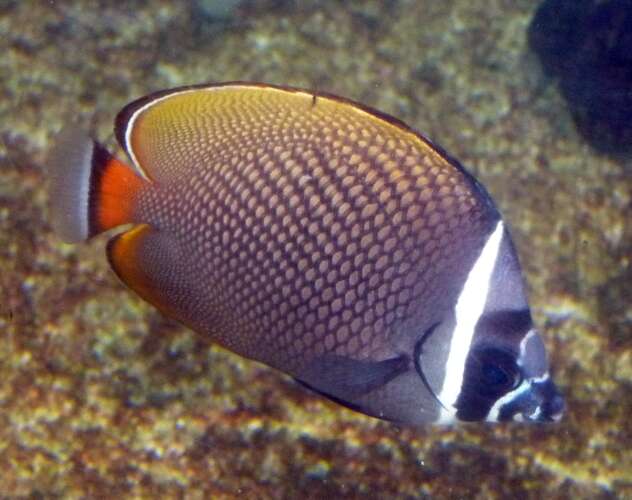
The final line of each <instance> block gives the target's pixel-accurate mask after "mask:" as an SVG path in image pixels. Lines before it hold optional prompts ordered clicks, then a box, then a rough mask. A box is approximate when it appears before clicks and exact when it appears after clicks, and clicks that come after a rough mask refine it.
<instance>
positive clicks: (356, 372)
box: [298, 355, 409, 408]
mask: <svg viewBox="0 0 632 500" xmlns="http://www.w3.org/2000/svg"><path fill="white" fill-rule="evenodd" d="M408 369H409V360H408V358H407V357H406V356H404V355H402V356H398V357H395V358H390V359H386V360H383V361H364V360H357V359H352V358H348V357H344V356H336V355H326V356H322V357H320V358H318V359H316V360H315V361H313V362H312V363H311V364H310V365H309V366H308V367H307V369H306V370H304V371H303V373H301V375H300V377H298V380H299V382H301V383H302V384H303V385H306V386H307V387H309V388H310V389H312V390H315V391H316V392H319V393H321V394H323V395H325V396H327V397H329V398H331V399H333V400H335V401H337V402H338V403H341V404H344V405H346V406H349V407H352V408H356V407H357V405H356V404H355V403H354V402H355V401H357V400H358V399H359V398H361V397H363V396H366V395H367V394H369V393H370V392H372V391H374V390H375V389H378V388H380V387H382V386H384V385H385V384H387V383H389V382H390V381H391V380H393V379H394V378H395V377H397V376H398V375H401V374H402V373H404V372H406V371H408Z"/></svg>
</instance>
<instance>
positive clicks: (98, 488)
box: [0, 0, 632, 498]
mask: <svg viewBox="0 0 632 500" xmlns="http://www.w3.org/2000/svg"><path fill="white" fill-rule="evenodd" d="M232 3H233V4H234V3H235V2H232ZM183 5H184V3H180V2H166V1H165V2H154V1H149V0H146V1H142V0H136V1H127V2H106V1H96V0H95V1H78V0H76V1H63V2H62V1H59V2H55V1H53V2H43V1H42V2H40V1H35V0H33V1H17V0H13V1H12V0H6V1H4V2H1V3H0V51H1V52H0V53H2V57H1V58H0V75H2V78H0V139H1V140H0V471H1V472H0V496H2V497H5V496H6V497H19V496H22V497H33V498H80V497H81V498H97V497H99V498H105V497H113V496H115V495H119V496H123V497H127V496H129V497H146V498H170V497H172V498H175V497H182V496H183V495H186V497H187V498H189V497H190V498H208V497H210V496H213V497H214V498H231V497H237V496H239V497H243V498H359V497H375V498H418V497H422V498H625V497H627V498H632V452H631V451H630V450H631V448H632V424H631V423H630V415H631V414H632V390H631V389H632V306H631V305H630V304H631V302H632V301H631V298H632V270H631V267H630V259H631V256H632V224H630V213H631V212H630V211H631V210H632V160H625V159H623V160H621V159H619V160H617V161H615V160H612V159H609V158H605V157H602V156H598V155H596V154H595V153H594V152H593V151H592V150H591V149H589V148H588V147H587V146H586V145H585V144H583V143H582V141H581V139H580V137H579V136H578V134H577V133H576V132H575V130H574V128H573V125H572V120H571V119H570V117H569V115H568V113H567V111H566V110H565V106H564V103H563V101H562V100H561V98H560V96H559V95H558V93H557V90H556V88H555V85H551V84H549V83H548V82H547V81H546V80H545V79H544V78H543V77H542V73H541V70H540V68H539V67H538V64H537V61H535V59H534V58H533V57H532V56H531V55H529V54H528V53H527V49H526V43H525V32H526V28H527V26H528V23H529V21H530V17H531V15H532V14H533V11H534V9H535V7H536V5H535V3H534V2H531V1H526V0H520V1H512V2H509V1H506V0H489V1H485V2H483V1H479V0H476V1H465V0H456V1H450V2H434V1H429V0H428V1H426V0H424V1H415V0H399V1H398V0H390V1H383V2H378V1H373V2H344V3H343V2H336V1H333V0H331V1H327V2H315V1H313V2H311V1H310V2H291V1H281V2H279V1H262V2H257V1H246V2H242V4H241V5H239V6H237V7H231V8H233V9H234V10H233V11H232V12H233V13H232V14H231V16H232V17H229V18H224V19H219V20H212V19H208V18H204V17H202V16H200V15H199V12H198V11H196V10H195V9H192V8H188V7H183ZM299 5H300V8H299V7H298V6H299ZM231 79H242V80H251V79H252V80H261V81H268V82H272V83H285V84H292V85H299V86H307V87H313V88H318V89H320V90H326V91H329V92H333V93H338V94H342V95H345V96H348V97H351V98H354V99H357V100H360V101H362V102H364V103H366V104H370V105H373V106H375V107H378V108H380V109H382V110H384V111H387V112H390V113H392V114H394V115H396V116H398V117H399V118H402V119H404V120H405V121H407V122H409V123H410V124H411V125H413V126H414V127H416V128H417V129H419V130H422V131H424V132H425V133H426V134H428V135H429V136H431V137H432V138H433V139H435V140H436V141H438V142H439V143H440V144H442V145H443V146H444V147H445V148H446V149H447V150H448V151H450V152H451V153H452V154H453V155H455V156H456V157H458V158H460V159H461V160H462V162H463V163H464V164H465V165H467V166H468V167H469V168H470V169H471V170H473V171H474V172H476V173H477V175H478V176H479V178H480V179H481V180H482V181H483V182H484V183H485V184H486V186H487V187H488V189H489V191H490V192H491V193H492V195H493V196H494V197H495V199H496V200H497V202H498V204H499V206H500V207H501V209H502V211H503V212H504V214H505V217H506V219H507V220H508V222H509V224H510V226H511V227H512V229H513V234H514V239H515V240H516V243H517V246H518V250H519V254H520V256H521V259H522V262H523V267H524V270H525V273H526V275H527V280H528V282H529V286H530V291H531V302H532V306H533V309H534V312H535V316H536V321H537V323H538V324H539V325H540V326H541V328H542V329H543V330H544V331H545V338H546V340H547V343H548V347H549V350H550V352H551V353H552V364H553V366H554V370H555V375H556V379H557V381H558V382H559V384H560V386H561V388H562V390H563V391H564V392H565V394H566V397H567V403H568V413H567V415H566V417H565V420H564V421H563V422H562V423H561V424H559V425H552V426H539V427H529V426H514V425H499V426H487V425H469V426H460V427H455V428H451V429H450V428H432V427H428V428H422V429H411V428H399V427H397V426H394V425H391V424H388V423H385V422H380V421H377V420H374V419H371V418H368V417H364V416H362V415H358V414H355V413H353V412H351V411H348V410H345V409H343V408H340V407H339V406H336V405H334V404H333V403H329V402H327V401H324V400H323V399H321V398H319V397H317V396H314V395H311V394H309V393H307V392H305V391H304V390H303V389H301V388H299V387H297V386H296V385H295V384H294V383H293V382H292V381H290V380H289V379H287V378H286V377H284V376H282V375H280V374H278V373H277V372H274V371H272V370H270V369H267V368H265V367H263V366H261V365H258V364H255V363H250V362H247V361H244V360H242V359H240V358H238V357H236V356H234V355H231V354H229V353H227V352H225V351H222V350H221V349H218V348H214V347H209V346H206V345H205V344H203V343H202V342H201V341H200V340H199V339H198V338H197V337H196V336H195V335H194V334H192V333H190V332H188V331H186V330H184V329H183V328H181V327H179V326H177V325H174V324H172V323H170V322H168V321H166V320H164V319H162V318H161V317H160V316H159V315H158V313H156V312H155V311H154V310H153V309H152V308H150V307H149V306H147V305H145V304H144V303H142V302H141V301H140V299H138V298H137V297H136V296H135V295H133V294H132V293H130V292H128V291H127V290H125V289H124V287H123V286H122V285H121V284H119V283H118V282H117V280H116V279H115V277H114V275H113V273H112V272H111V271H110V270H109V268H108V265H107V263H106V259H105V257H104V252H103V250H104V244H105V241H106V238H98V239H96V240H95V241H93V242H92V243H91V244H88V245H81V246H67V245H64V244H62V243H60V242H59V240H58V239H57V238H55V237H54V236H53V235H52V233H51V230H50V225H49V222H48V220H47V202H48V199H47V192H46V189H45V188H46V162H45V153H46V150H47V148H48V147H49V146H50V144H51V138H52V137H53V136H54V134H55V133H56V132H57V131H58V130H59V129H60V128H61V127H62V126H63V125H64V124H66V123H70V122H77V123H80V124H82V125H84V126H85V127H87V128H89V129H90V130H92V131H93V132H94V133H95V134H96V135H98V136H99V137H100V138H102V139H104V140H106V141H107V142H108V143H109V144H110V145H113V143H112V131H111V127H112V119H113V117H114V115H115V113H116V112H117V111H118V109H119V108H120V107H122V106H123V105H124V104H126V103H127V102H128V101H130V100H131V99H133V98H135V97H138V96H140V95H143V94H145V93H147V92H150V91H153V90H157V89H161V88H165V87H170V86H175V85H181V84H188V83H196V82H203V81H224V80H231Z"/></svg>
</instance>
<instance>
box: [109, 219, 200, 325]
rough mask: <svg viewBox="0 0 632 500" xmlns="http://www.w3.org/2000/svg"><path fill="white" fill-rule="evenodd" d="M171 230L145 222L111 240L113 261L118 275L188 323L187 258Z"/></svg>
mask: <svg viewBox="0 0 632 500" xmlns="http://www.w3.org/2000/svg"><path fill="white" fill-rule="evenodd" d="M182 253H183V252H182V251H181V249H180V247H179V244H178V242H177V241H176V240H175V239H174V238H173V237H172V236H171V235H169V234H166V233H162V232H159V231H157V230H155V229H154V228H152V227H151V226H149V225H146V224H143V225H139V226H135V227H133V228H132V229H130V230H128V231H126V232H124V233H121V234H119V235H117V236H115V237H114V238H112V239H111V240H110V241H109V242H108V247H107V254H108V259H109V261H110V265H111V266H112V269H114V272H115V273H116V274H117V275H118V277H119V278H120V279H121V281H123V283H125V284H126V285H127V286H128V287H129V288H131V289H132V290H134V291H135V292H136V293H137V294H138V295H140V297H141V298H143V299H144V300H146V301H147V302H149V303H150V304H152V305H153V306H154V307H156V308H157V309H158V310H159V311H160V312H162V313H163V314H164V315H166V316H169V317H171V318H174V319H177V320H178V321H181V322H182V323H185V324H187V325H189V324H190V323H191V321H190V318H188V317H187V313H186V306H185V304H186V302H187V301H186V296H187V293H189V292H190V291H189V290H188V289H187V284H186V275H187V272H186V270H185V269H182V266H183V262H184V259H183V258H182Z"/></svg>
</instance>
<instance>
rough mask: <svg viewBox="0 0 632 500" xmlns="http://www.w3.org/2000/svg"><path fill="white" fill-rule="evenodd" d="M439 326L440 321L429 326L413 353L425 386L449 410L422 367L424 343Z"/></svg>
mask: <svg viewBox="0 0 632 500" xmlns="http://www.w3.org/2000/svg"><path fill="white" fill-rule="evenodd" d="M438 326H439V323H435V324H434V325H432V326H431V327H430V328H428V329H427V330H426V331H425V332H424V334H423V335H422V336H421V338H420V339H419V341H418V342H417V343H416V344H415V351H414V353H413V360H414V362H415V369H416V370H417V373H418V375H419V377H420V378H421V381H422V382H423V384H424V386H425V387H426V389H428V392H429V393H430V394H431V395H432V397H433V398H434V399H435V400H436V401H437V403H439V405H440V406H441V408H443V409H444V410H447V408H446V407H445V406H443V403H442V402H441V401H440V400H439V398H438V397H437V395H436V394H435V392H434V391H433V390H432V387H430V384H429V383H428V379H427V378H426V375H425V374H424V372H423V370H422V368H421V355H422V354H423V346H424V343H425V342H426V340H428V338H430V335H432V333H433V332H434V331H435V329H436V328H437V327H438Z"/></svg>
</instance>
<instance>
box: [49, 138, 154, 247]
mask: <svg viewBox="0 0 632 500" xmlns="http://www.w3.org/2000/svg"><path fill="white" fill-rule="evenodd" d="M47 166H48V168H49V171H50V175H51V188H50V191H49V194H50V201H51V215H52V224H53V229H54V230H55V232H56V233H57V234H58V235H59V236H60V237H61V238H63V239H64V240H66V241H68V242H77V241H84V240H87V239H88V238H91V237H92V236H94V235H96V234H99V233H101V232H103V231H107V230H108V229H112V228H113V227H116V226H119V225H121V224H126V223H129V222H133V220H132V218H133V212H134V204H135V200H136V197H137V194H138V191H139V189H140V188H141V187H142V185H143V184H144V183H145V182H147V181H145V180H143V179H142V178H140V177H139V176H138V175H137V174H136V173H135V172H134V171H133V170H132V169H131V168H130V167H128V166H127V165H125V164H124V163H122V162H120V161H119V160H117V159H116V158H114V156H112V155H111V154H110V153H109V152H108V151H107V150H106V149H105V148H104V147H103V146H101V145H100V144H99V143H97V142H96V141H93V140H92V139H91V138H90V137H89V136H88V135H86V134H85V133H84V132H81V131H77V130H76V129H67V130H64V131H63V132H62V133H61V134H60V135H59V137H58V138H57V142H56V146H55V147H54V148H53V150H52V151H51V154H50V156H49V157H48V161H47Z"/></svg>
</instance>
